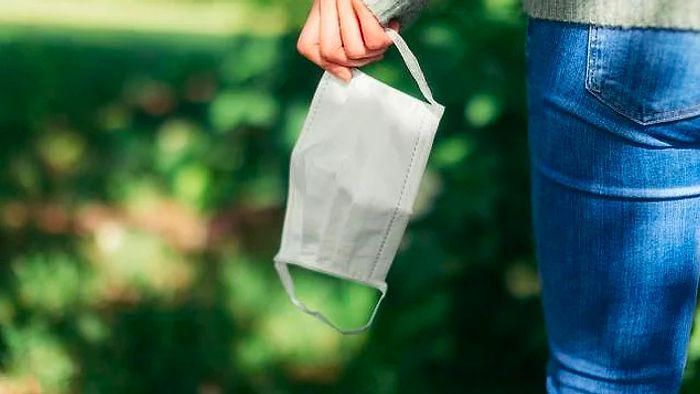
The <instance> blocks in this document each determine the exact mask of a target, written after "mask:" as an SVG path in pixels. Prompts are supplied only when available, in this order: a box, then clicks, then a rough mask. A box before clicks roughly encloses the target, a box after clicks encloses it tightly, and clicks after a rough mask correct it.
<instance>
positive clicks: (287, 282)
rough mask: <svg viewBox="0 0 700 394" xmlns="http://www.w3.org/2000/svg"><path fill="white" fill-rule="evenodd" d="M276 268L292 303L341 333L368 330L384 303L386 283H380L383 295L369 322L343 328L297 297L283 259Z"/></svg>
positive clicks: (378, 287)
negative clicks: (355, 326)
mask: <svg viewBox="0 0 700 394" xmlns="http://www.w3.org/2000/svg"><path fill="white" fill-rule="evenodd" d="M275 269H276V270H277V274H278V275H279V277H280V279H281V280H282V285H283V286H284V290H285V291H286V292H287V295H288V296H289V298H290V299H291V300H292V303H293V304H294V305H295V306H296V307H297V308H299V309H300V310H301V311H302V312H304V313H306V314H307V315H310V316H313V317H315V318H316V319H318V320H320V321H321V322H323V323H325V324H327V325H328V326H330V327H332V328H333V329H335V330H336V331H338V332H340V333H341V334H345V335H348V334H360V333H362V332H364V331H366V330H367V329H368V328H369V327H370V326H371V325H372V322H373V321H374V317H375V316H376V315H377V311H378V310H379V305H380V304H381V303H382V300H383V299H384V296H385V295H386V284H384V285H380V286H375V287H376V288H377V290H379V291H380V292H381V296H379V299H378V300H377V303H376V304H375V305H374V309H373V310H372V314H371V315H370V317H369V319H368V320H367V323H365V324H364V325H363V326H361V327H357V328H341V327H340V326H338V325H336V324H335V323H333V322H332V321H331V320H330V319H328V318H327V317H326V316H325V315H324V314H323V313H321V312H319V311H317V310H313V309H311V308H309V307H307V306H306V304H304V303H303V302H302V301H301V300H299V298H297V295H296V292H295V291H294V281H293V280H292V276H291V275H290V274H289V267H288V266H287V263H285V262H283V261H275Z"/></svg>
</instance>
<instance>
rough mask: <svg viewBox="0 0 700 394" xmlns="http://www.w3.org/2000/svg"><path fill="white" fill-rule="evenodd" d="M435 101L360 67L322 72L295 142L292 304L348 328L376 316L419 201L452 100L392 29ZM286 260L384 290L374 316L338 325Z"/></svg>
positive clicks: (288, 230)
mask: <svg viewBox="0 0 700 394" xmlns="http://www.w3.org/2000/svg"><path fill="white" fill-rule="evenodd" d="M386 32H387V34H388V35H389V37H391V39H392V40H393V41H394V45H395V46H396V48H397V49H398V50H399V52H400V53H401V57H402V58H403V60H404V62H405V63H406V66H407V67H408V70H409V71H410V73H411V75H412V76H413V78H414V79H415V80H416V82H417V83H418V87H419V88H420V91H421V93H422V94H423V96H424V97H425V99H426V100H427V101H428V102H427V103H426V102H424V101H422V100H418V99H416V98H414V97H412V96H410V95H408V94H406V93H403V92H401V91H399V90H397V89H395V88H392V87H391V86H388V85H386V84H385V83H383V82H380V81H378V80H376V79H374V78H372V77H370V76H369V75H367V74H365V73H363V72H362V71H360V70H357V69H353V70H352V73H353V76H352V79H351V81H350V82H347V83H346V82H343V81H341V80H339V79H337V78H336V77H334V76H332V75H331V74H329V73H328V72H326V73H324V74H323V77H322V78H321V81H320V83H319V84H318V87H317V88H316V93H315V94H314V97H313V100H312V102H311V107H310V109H309V113H308V115H307V117H306V120H305V122H304V125H303V128H302V131H301V134H300V135H299V138H298V140H297V142H296V145H295V146H294V150H293V151H292V157H291V164H290V179H289V192H288V197H287V209H286V214H285V219H284V230H283V234H282V242H281V247H280V250H279V252H278V253H277V254H276V255H275V257H274V261H275V268H276V269H277V272H278V274H279V276H280V279H281V281H282V284H283V285H284V288H285V290H286V291H287V293H288V295H289V297H290V298H291V300H292V302H293V303H294V305H296V306H297V307H298V308H299V309H301V310H302V311H304V312H305V313H308V314H309V315H312V316H314V317H316V318H317V319H320V320H321V321H323V322H324V323H326V324H328V325H330V326H331V327H333V328H335V329H336V330H338V331H340V332H342V333H344V334H353V333H360V332H362V331H364V330H366V329H367V328H368V327H369V326H370V325H371V324H372V320H374V316H375V315H376V313H377V309H378V308H379V304H380V303H381V301H382V299H383V298H384V296H385V295H386V290H387V284H386V282H385V278H386V276H387V273H388V271H389V267H390V266H391V263H392V261H393V259H394V256H395V255H396V250H397V248H398V246H399V243H400V241H401V238H402V236H403V234H404V231H405V229H406V224H407V222H408V219H409V217H410V215H411V213H412V210H413V203H414V200H415V198H416V193H417V191H418V186H419V184H420V180H421V178H422V176H423V173H424V171H425V166H426V162H427V160H428V155H429V153H430V149H431V147H432V144H433V137H434V136H435V132H436V130H437V127H438V124H439V123H440V118H442V114H443V112H444V107H443V106H442V105H441V104H439V103H438V102H436V101H435V100H434V99H433V96H432V93H431V91H430V88H429V87H428V84H427V82H426V80H425V77H424V76H423V72H422V71H421V69H420V66H419V65H418V61H417V59H416V58H415V56H414V55H413V53H411V51H410V50H409V49H408V46H407V45H406V43H405V42H404V40H403V39H402V38H401V36H399V34H398V33H396V32H395V31H394V30H391V29H388V28H387V29H386ZM288 264H294V265H297V266H301V267H304V268H307V269H310V270H312V271H317V272H322V273H325V274H329V275H331V276H334V277H337V278H341V279H345V280H351V281H355V282H359V283H361V284H364V285H368V286H371V287H374V288H376V289H378V290H379V291H380V292H381V296H380V297H379V299H378V300H377V303H376V305H375V306H374V309H373V311H372V313H371V316H370V318H369V320H368V321H367V323H366V324H364V325H363V326H361V327H358V328H350V329H345V328H341V327H338V326H337V325H336V324H335V323H333V322H332V321H330V320H329V319H328V318H327V317H326V316H324V315H323V314H322V313H320V312H318V311H315V310H312V309H309V308H308V307H307V306H306V305H305V304H304V303H303V302H302V301H301V300H299V299H298V298H297V296H296V294H295V291H294V282H293V281H292V278H291V276H290V274H289V269H288V267H287V265H288Z"/></svg>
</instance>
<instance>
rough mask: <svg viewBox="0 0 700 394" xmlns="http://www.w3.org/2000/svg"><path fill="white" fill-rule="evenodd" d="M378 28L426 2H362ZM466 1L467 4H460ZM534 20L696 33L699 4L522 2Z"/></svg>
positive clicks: (405, 18) (679, 0)
mask: <svg viewBox="0 0 700 394" xmlns="http://www.w3.org/2000/svg"><path fill="white" fill-rule="evenodd" d="M363 1H364V2H365V4H366V5H367V7H368V8H369V9H370V10H371V11H372V12H374V14H375V15H376V16H377V18H378V19H379V21H380V22H381V23H382V24H386V23H388V21H389V20H391V19H397V20H398V21H399V23H400V24H401V26H402V28H405V27H406V26H408V25H410V24H411V23H413V22H414V21H415V19H416V18H417V17H418V15H419V14H420V11H421V10H422V9H423V8H424V7H425V5H426V3H427V0H363ZM464 1H467V0H464ZM523 8H524V10H525V12H526V13H527V14H528V15H529V16H531V17H534V18H541V19H550V20H557V21H564V22H579V23H591V24H596V25H604V26H620V27H658V28H673V29H688V30H700V0H524V4H523Z"/></svg>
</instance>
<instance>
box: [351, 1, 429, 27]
mask: <svg viewBox="0 0 700 394" xmlns="http://www.w3.org/2000/svg"><path fill="white" fill-rule="evenodd" d="M362 1H363V2H364V3H365V5H366V6H367V8H369V9H370V11H372V12H373V13H374V15H376V16H377V19H379V22H380V23H381V24H382V25H384V26H386V25H387V24H388V23H389V21H390V20H392V19H396V20H398V21H399V23H400V25H401V30H404V29H405V28H406V27H408V26H409V25H411V24H412V23H413V22H414V21H415V20H416V19H417V18H418V16H419V15H420V13H421V11H422V10H423V8H425V6H426V4H427V2H428V0H362Z"/></svg>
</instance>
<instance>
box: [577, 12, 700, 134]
mask: <svg viewBox="0 0 700 394" xmlns="http://www.w3.org/2000/svg"><path fill="white" fill-rule="evenodd" d="M599 30H600V26H597V25H590V26H589V30H588V32H589V33H588V48H587V54H586V55H587V62H586V78H585V88H586V90H587V91H588V92H589V93H590V94H591V95H593V96H594V97H595V98H596V99H598V101H600V102H601V103H603V104H605V105H606V106H608V107H609V108H610V109H612V110H613V111H615V112H616V113H618V114H620V115H622V116H624V117H625V118H627V119H629V120H631V121H633V122H635V123H638V124H641V125H643V126H648V125H653V124H657V123H663V122H673V121H677V120H684V119H687V118H692V117H695V116H698V115H700V103H698V104H695V105H691V106H690V107H685V108H679V109H673V110H668V111H654V112H652V113H651V114H645V113H644V108H642V110H641V111H638V110H635V109H627V108H625V107H626V105H624V104H623V103H622V102H620V101H619V100H617V99H615V98H614V97H610V96H608V97H603V95H602V93H603V89H602V82H601V81H600V74H601V68H602V65H601V62H600V51H601V45H600V42H601V40H600V37H599V34H598V31H599Z"/></svg>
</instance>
